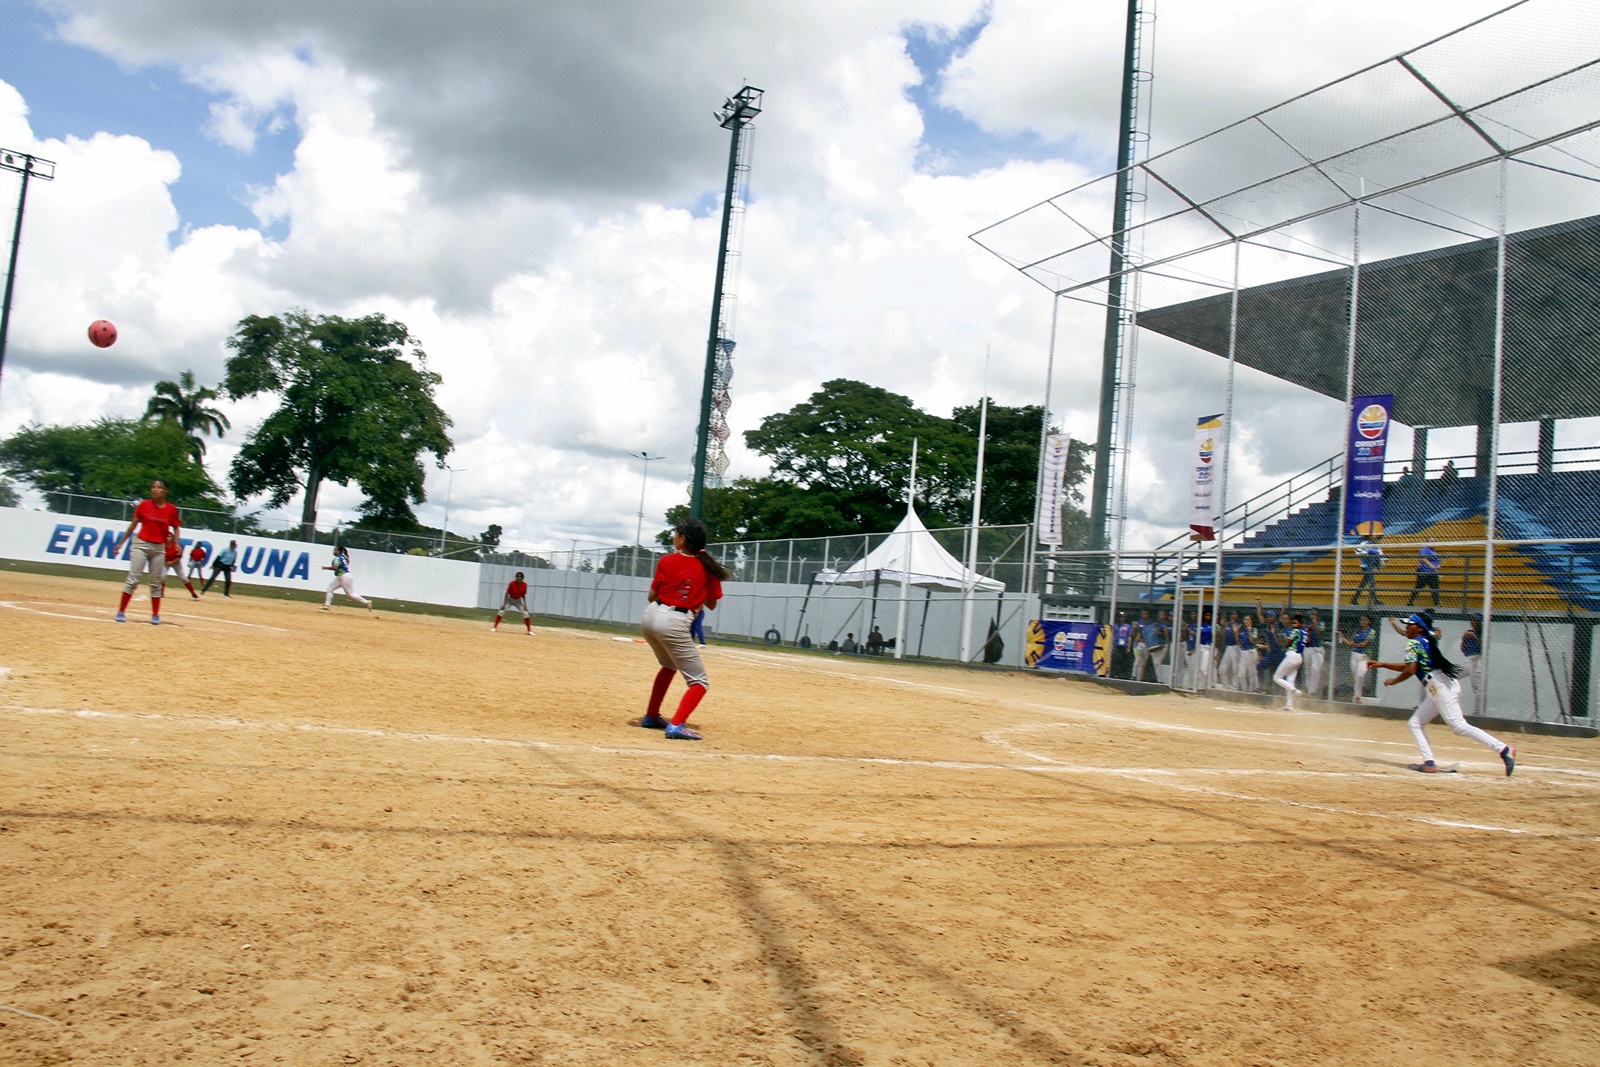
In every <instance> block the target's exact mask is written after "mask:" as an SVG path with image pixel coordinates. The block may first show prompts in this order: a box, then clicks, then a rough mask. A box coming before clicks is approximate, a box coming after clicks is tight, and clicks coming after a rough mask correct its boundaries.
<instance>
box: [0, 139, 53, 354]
mask: <svg viewBox="0 0 1600 1067" xmlns="http://www.w3.org/2000/svg"><path fill="white" fill-rule="evenodd" d="M0 170H12V171H16V172H17V173H18V174H21V175H22V191H21V193H19V194H18V195H17V225H16V228H15V229H14V230H12V231H11V262H10V265H9V266H7V267H6V292H5V299H4V300H3V301H0V374H3V373H4V372H5V365H6V334H7V333H8V332H9V331H10V328H11V292H12V290H13V289H14V288H15V286H16V281H17V248H18V246H20V245H21V244H22V212H23V209H24V208H25V207H27V204H28V179H29V178H42V179H43V180H45V181H52V180H54V178H55V176H56V165H55V163H54V162H53V161H52V160H48V159H41V158H39V157H38V156H36V155H33V154H31V153H28V152H17V151H13V150H12V149H9V148H0Z"/></svg>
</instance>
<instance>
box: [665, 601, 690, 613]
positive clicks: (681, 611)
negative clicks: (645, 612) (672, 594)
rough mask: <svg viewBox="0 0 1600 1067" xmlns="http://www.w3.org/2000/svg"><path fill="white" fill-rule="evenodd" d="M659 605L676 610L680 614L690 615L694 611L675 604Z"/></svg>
mask: <svg viewBox="0 0 1600 1067" xmlns="http://www.w3.org/2000/svg"><path fill="white" fill-rule="evenodd" d="M661 606H662V607H664V608H671V609H672V610H673V611H676V612H678V613H679V614H680V615H692V614H694V612H692V611H690V610H689V609H688V608H680V607H678V605H676V604H663V605H661Z"/></svg>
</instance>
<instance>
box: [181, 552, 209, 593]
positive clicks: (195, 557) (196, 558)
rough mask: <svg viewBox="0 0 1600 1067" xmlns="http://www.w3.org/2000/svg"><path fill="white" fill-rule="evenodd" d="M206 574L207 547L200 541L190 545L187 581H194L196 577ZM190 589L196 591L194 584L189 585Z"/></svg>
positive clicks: (202, 576)
mask: <svg viewBox="0 0 1600 1067" xmlns="http://www.w3.org/2000/svg"><path fill="white" fill-rule="evenodd" d="M196 576H199V577H201V578H204V577H205V576H206V548H205V546H204V545H202V544H201V543H200V542H199V541H196V542H195V543H194V544H193V545H191V546H190V547H189V571H188V574H187V575H186V580H187V582H193V581H194V580H195V577H196ZM189 591H190V592H193V591H194V586H192V585H190V586H189Z"/></svg>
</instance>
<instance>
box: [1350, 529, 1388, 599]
mask: <svg viewBox="0 0 1600 1067" xmlns="http://www.w3.org/2000/svg"><path fill="white" fill-rule="evenodd" d="M1382 537H1383V535H1382V534H1373V535H1372V536H1371V537H1363V538H1362V539H1361V543H1360V544H1359V545H1357V546H1356V559H1358V560H1359V561H1360V562H1361V584H1360V585H1358V586H1356V595H1355V596H1354V597H1352V598H1351V600H1350V603H1352V604H1359V603H1361V593H1362V591H1363V590H1364V591H1365V592H1366V594H1367V604H1368V606H1369V607H1374V608H1375V607H1377V606H1378V572H1379V571H1381V570H1383V564H1384V558H1383V549H1382V548H1380V547H1379V546H1378V541H1379V540H1380V539H1381V538H1382Z"/></svg>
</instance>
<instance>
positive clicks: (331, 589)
mask: <svg viewBox="0 0 1600 1067" xmlns="http://www.w3.org/2000/svg"><path fill="white" fill-rule="evenodd" d="M322 569H323V570H325V571H332V572H333V581H331V582H329V583H328V596H327V599H326V600H324V601H323V602H322V610H323V611H328V610H329V609H331V608H332V607H333V594H335V593H343V594H344V595H345V596H347V597H349V598H350V599H351V600H354V601H355V602H356V603H357V604H362V605H365V606H366V609H367V610H368V611H371V610H372V601H370V600H366V599H364V598H363V597H362V596H361V594H360V593H357V592H356V579H355V575H353V574H351V573H350V550H349V549H348V548H344V547H340V548H336V549H334V550H333V565H332V566H329V567H324V568H322Z"/></svg>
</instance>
